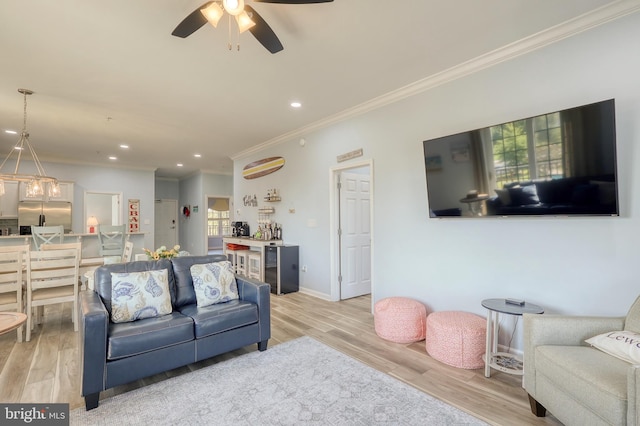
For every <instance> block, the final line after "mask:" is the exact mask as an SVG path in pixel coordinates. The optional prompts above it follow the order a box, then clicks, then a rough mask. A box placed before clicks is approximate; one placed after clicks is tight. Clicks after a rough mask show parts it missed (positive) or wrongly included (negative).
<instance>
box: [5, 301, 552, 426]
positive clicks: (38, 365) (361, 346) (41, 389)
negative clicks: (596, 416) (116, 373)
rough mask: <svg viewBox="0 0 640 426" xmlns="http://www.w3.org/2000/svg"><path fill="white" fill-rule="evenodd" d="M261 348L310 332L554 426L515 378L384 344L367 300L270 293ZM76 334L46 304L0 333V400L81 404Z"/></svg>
mask: <svg viewBox="0 0 640 426" xmlns="http://www.w3.org/2000/svg"><path fill="white" fill-rule="evenodd" d="M271 309H272V316H271V318H272V322H271V324H272V327H271V329H272V331H271V333H272V338H271V340H270V341H269V346H270V347H272V346H274V345H277V344H278V343H282V342H286V341H288V340H291V339H295V338H297V337H300V336H305V335H306V336H311V337H313V338H315V339H317V340H319V341H321V342H323V343H325V344H327V345H329V346H331V347H333V348H335V349H337V350H339V351H341V352H343V353H345V354H347V355H349V356H351V357H353V358H355V359H358V360H360V361H361V362H363V363H365V364H368V365H370V366H371V367H373V368H375V369H377V370H380V371H382V372H384V373H387V374H389V375H391V376H394V377H396V378H398V379H400V380H402V381H404V382H406V383H409V384H410V385H412V386H414V387H416V388H418V389H420V390H422V391H424V392H426V393H428V394H430V395H432V396H435V397H436V398H439V399H441V400H443V401H445V402H447V403H449V404H451V405H453V406H456V407H458V408H460V409H462V410H464V411H466V412H467V413H470V414H472V415H474V416H476V417H478V418H480V419H482V420H484V421H486V422H487V423H490V424H495V425H560V423H559V422H558V421H557V420H556V419H555V418H553V417H551V416H549V415H547V417H545V418H536V417H535V416H533V414H531V412H530V410H529V403H528V401H527V397H526V393H525V391H524V390H523V389H522V387H521V381H520V378H518V377H515V376H512V375H508V374H504V373H500V372H495V371H494V372H493V373H492V376H491V378H485V377H484V371H483V369H479V370H462V369H457V368H453V367H449V366H446V365H444V364H442V363H440V362H438V361H435V360H434V359H432V358H430V357H429V355H427V353H426V350H425V347H424V341H422V342H417V343H412V344H397V343H391V342H387V341H385V340H382V339H380V338H379V337H378V336H376V334H375V332H374V329H373V315H372V314H371V298H370V297H369V296H363V297H358V298H354V299H349V300H345V301H342V302H326V301H323V300H321V299H318V298H315V297H312V296H309V295H305V294H302V293H292V294H287V295H281V296H272V298H271ZM78 340H79V339H78V333H74V331H73V325H72V323H71V304H70V303H67V304H63V305H52V306H48V307H47V308H46V310H45V315H44V322H43V324H42V325H39V326H36V328H35V330H34V333H33V334H32V339H31V341H30V342H23V343H16V333H15V332H11V333H9V334H4V335H2V336H0V401H2V402H34V403H47V402H65V403H69V404H70V408H71V409H74V408H77V407H83V406H84V401H83V399H82V398H81V397H80V385H79V380H80V375H79V368H80V357H79V354H78ZM255 350H257V349H256V345H251V346H249V347H246V348H242V349H240V350H237V351H234V352H232V353H229V354H225V355H221V356H219V357H215V358H213V359H210V360H207V361H202V362H199V363H195V364H191V365H189V366H187V367H183V368H178V369H175V370H172V371H170V372H167V373H163V374H158V375H156V376H153V377H150V378H147V379H143V380H139V381H137V382H134V383H131V384H128V385H123V386H119V387H117V388H114V389H110V390H107V391H105V392H102V393H101V399H103V398H108V397H110V396H113V395H116V394H119V393H122V392H126V391H128V390H131V389H134V388H137V387H140V386H145V385H148V384H150V383H154V382H157V381H161V380H165V379H167V378H169V377H173V376H176V375H180V374H185V373H188V372H190V371H193V370H195V369H198V368H202V367H204V366H206V365H210V364H213V363H216V362H220V361H222V360H225V359H228V358H231V357H234V356H238V355H241V354H243V353H247V352H252V351H255Z"/></svg>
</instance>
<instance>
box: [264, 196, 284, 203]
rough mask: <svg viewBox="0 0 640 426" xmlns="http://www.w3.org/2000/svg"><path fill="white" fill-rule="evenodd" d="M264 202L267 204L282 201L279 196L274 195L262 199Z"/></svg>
mask: <svg viewBox="0 0 640 426" xmlns="http://www.w3.org/2000/svg"><path fill="white" fill-rule="evenodd" d="M264 201H265V202H267V203H276V202H278V201H282V198H280V196H279V195H276V196H271V197H264Z"/></svg>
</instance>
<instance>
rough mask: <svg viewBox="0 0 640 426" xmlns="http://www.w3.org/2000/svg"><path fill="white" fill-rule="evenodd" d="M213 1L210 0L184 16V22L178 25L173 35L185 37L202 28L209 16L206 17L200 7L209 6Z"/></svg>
mask: <svg viewBox="0 0 640 426" xmlns="http://www.w3.org/2000/svg"><path fill="white" fill-rule="evenodd" d="M211 3H213V2H212V1H208V2H206V3H205V4H203V5H202V6H200V7H199V8H197V9H196V10H194V11H193V12H192V13H191V14H189V16H187V17H186V18H184V19H183V20H182V22H180V23H179V24H178V26H177V27H176V29H175V30H173V32H172V33H171V35H174V36H176V37H181V38H185V37H189V36H190V35H191V34H193V33H195V32H196V31H198V30H199V29H200V28H202V26H203V25H204V24H206V23H207V18H205V17H204V15H203V14H202V12H200V9H204V8H205V7H207V6H209V5H210V4H211Z"/></svg>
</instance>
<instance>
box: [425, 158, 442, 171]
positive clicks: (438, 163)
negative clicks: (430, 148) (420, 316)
mask: <svg viewBox="0 0 640 426" xmlns="http://www.w3.org/2000/svg"><path fill="white" fill-rule="evenodd" d="M424 161H425V164H426V166H427V171H429V172H434V171H436V170H442V157H441V156H440V155H431V156H428V157H426V158H425V159H424Z"/></svg>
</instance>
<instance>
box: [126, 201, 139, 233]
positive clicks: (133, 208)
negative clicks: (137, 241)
mask: <svg viewBox="0 0 640 426" xmlns="http://www.w3.org/2000/svg"><path fill="white" fill-rule="evenodd" d="M127 206H128V207H127V210H128V216H129V231H128V232H129V233H132V232H140V200H133V199H129V202H128V203H127Z"/></svg>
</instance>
